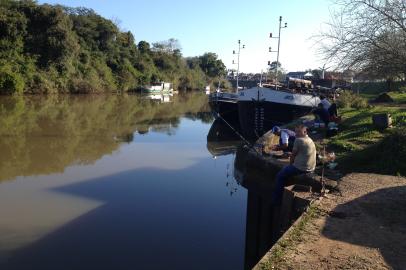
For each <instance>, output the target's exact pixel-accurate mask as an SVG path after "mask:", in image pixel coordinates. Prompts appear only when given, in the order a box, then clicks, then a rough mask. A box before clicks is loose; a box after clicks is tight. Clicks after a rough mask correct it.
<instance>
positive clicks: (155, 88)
mask: <svg viewBox="0 0 406 270" xmlns="http://www.w3.org/2000/svg"><path fill="white" fill-rule="evenodd" d="M142 90H143V91H144V92H148V93H156V92H173V88H172V84H171V83H167V82H159V83H153V84H151V85H149V86H146V87H144V88H143V89H142Z"/></svg>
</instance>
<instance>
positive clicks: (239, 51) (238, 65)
mask: <svg viewBox="0 0 406 270" xmlns="http://www.w3.org/2000/svg"><path fill="white" fill-rule="evenodd" d="M242 49H245V45H242ZM240 53H241V40H238V53H236V52H235V51H233V54H236V55H237V91H236V92H237V93H238V77H239V73H240ZM233 64H235V62H234V60H233Z"/></svg>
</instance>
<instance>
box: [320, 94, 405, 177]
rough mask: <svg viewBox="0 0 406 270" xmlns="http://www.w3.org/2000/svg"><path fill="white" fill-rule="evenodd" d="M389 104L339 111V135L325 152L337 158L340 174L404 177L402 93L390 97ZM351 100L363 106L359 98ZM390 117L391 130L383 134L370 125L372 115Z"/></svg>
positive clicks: (330, 141) (361, 98)
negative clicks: (331, 152) (384, 114)
mask: <svg viewBox="0 0 406 270" xmlns="http://www.w3.org/2000/svg"><path fill="white" fill-rule="evenodd" d="M390 95H391V97H392V98H393V99H394V102H393V104H392V103H386V104H375V105H374V104H373V103H372V104H371V105H368V106H365V107H364V106H347V107H346V108H342V109H340V114H341V116H342V118H343V122H342V123H341V124H340V131H339V133H338V135H336V136H334V137H332V138H329V139H326V141H325V143H326V144H327V146H328V148H330V149H331V150H333V151H335V153H336V154H337V156H338V163H339V166H340V170H342V171H343V172H369V173H371V172H373V173H382V174H390V175H406V163H405V162H404V161H405V160H406V144H405V142H406V106H405V105H404V104H402V103H401V102H402V101H403V100H404V99H405V98H406V94H405V93H400V92H397V93H396V94H391V93H390ZM354 100H363V101H360V104H364V103H365V98H363V97H361V96H358V97H357V99H354ZM380 113H389V114H390V115H391V117H392V121H393V127H392V128H390V129H387V130H384V131H381V130H378V129H376V128H375V127H374V126H373V124H372V116H373V115H374V114H380Z"/></svg>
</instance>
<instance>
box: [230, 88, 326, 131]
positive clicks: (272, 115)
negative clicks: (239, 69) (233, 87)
mask: <svg viewBox="0 0 406 270" xmlns="http://www.w3.org/2000/svg"><path fill="white" fill-rule="evenodd" d="M319 103H320V99H319V97H318V96H316V95H315V94H313V93H312V92H309V93H301V92H298V91H297V90H294V89H287V88H282V87H280V88H279V87H277V86H275V85H262V86H258V87H253V88H249V89H246V90H242V91H240V92H239V96H238V113H239V122H240V128H241V131H242V133H243V135H244V136H245V137H246V138H247V139H256V138H258V137H260V136H262V135H263V134H264V133H266V132H267V131H269V130H270V129H272V127H273V126H275V125H281V124H286V123H288V122H290V121H292V120H294V119H297V118H299V117H302V116H304V115H306V114H308V113H310V112H311V110H312V109H313V108H314V107H317V105H318V104H319Z"/></svg>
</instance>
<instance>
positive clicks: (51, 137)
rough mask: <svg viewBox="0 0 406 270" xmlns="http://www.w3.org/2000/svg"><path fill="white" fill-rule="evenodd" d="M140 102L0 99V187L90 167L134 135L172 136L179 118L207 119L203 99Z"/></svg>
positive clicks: (181, 97) (121, 98) (95, 98)
mask: <svg viewBox="0 0 406 270" xmlns="http://www.w3.org/2000/svg"><path fill="white" fill-rule="evenodd" d="M145 98H146V97H145V96H137V95H130V96H125V95H123V96H103V95H98V96H47V97H36V96H34V97H1V98H0V138H1V140H0V153H1V155H0V181H2V180H7V179H13V178H15V177H17V176H30V175H40V174H49V173H55V172H63V170H64V169H65V167H66V166H68V165H72V164H83V165H84V164H92V163H94V162H95V161H96V160H98V159H100V158H101V157H102V156H103V155H106V154H111V153H113V152H114V151H116V150H117V149H118V147H119V146H120V144H121V143H122V142H126V143H130V142H132V141H133V140H134V139H135V140H136V137H137V134H146V133H148V132H150V131H151V132H163V133H166V134H168V135H173V134H174V133H175V132H176V129H177V127H178V125H179V117H180V116H182V115H184V114H187V115H189V116H193V117H195V118H199V117H200V116H204V117H202V118H203V119H204V120H205V121H207V117H208V116H209V115H210V114H209V113H208V111H209V109H208V106H207V97H206V96H205V95H204V94H198V93H192V94H188V95H175V96H173V97H171V98H172V101H173V102H171V103H170V104H169V103H162V104H158V103H155V102H150V101H149V100H147V99H145Z"/></svg>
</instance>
